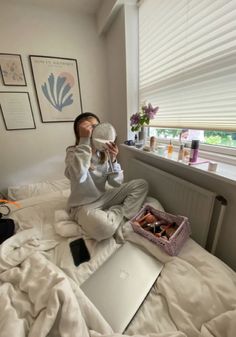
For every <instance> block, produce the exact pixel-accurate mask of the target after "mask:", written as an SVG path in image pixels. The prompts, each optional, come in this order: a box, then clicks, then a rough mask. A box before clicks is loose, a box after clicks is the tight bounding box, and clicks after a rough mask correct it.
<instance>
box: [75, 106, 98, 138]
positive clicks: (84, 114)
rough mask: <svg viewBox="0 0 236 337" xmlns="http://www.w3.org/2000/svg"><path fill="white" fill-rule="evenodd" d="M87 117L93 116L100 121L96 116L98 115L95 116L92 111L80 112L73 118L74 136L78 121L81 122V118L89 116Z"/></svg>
mask: <svg viewBox="0 0 236 337" xmlns="http://www.w3.org/2000/svg"><path fill="white" fill-rule="evenodd" d="M89 117H93V118H96V120H97V121H98V122H99V123H100V119H99V118H98V116H96V115H95V114H93V113H92V112H84V113H82V114H80V115H79V116H77V117H76V119H75V120H74V133H75V137H76V136H77V135H76V126H77V124H78V123H79V122H81V121H82V120H83V119H86V118H89Z"/></svg>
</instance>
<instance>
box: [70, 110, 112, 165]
mask: <svg viewBox="0 0 236 337" xmlns="http://www.w3.org/2000/svg"><path fill="white" fill-rule="evenodd" d="M89 117H93V118H96V120H97V121H98V123H100V119H99V118H98V116H96V115H95V114H94V113H92V112H84V113H82V114H80V115H78V116H77V117H76V119H75V120H74V133H75V145H77V144H78V141H79V139H78V135H77V133H76V127H77V124H78V123H80V122H81V121H83V120H84V119H87V118H89ZM97 155H98V157H99V158H100V163H104V162H105V160H106V158H107V157H106V154H105V152H100V151H97Z"/></svg>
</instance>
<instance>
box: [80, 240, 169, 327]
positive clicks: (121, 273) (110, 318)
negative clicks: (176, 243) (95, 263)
mask: <svg viewBox="0 0 236 337" xmlns="http://www.w3.org/2000/svg"><path fill="white" fill-rule="evenodd" d="M162 268H163V264H162V263H161V262H160V261H158V260H157V259H156V258H154V257H153V256H151V255H149V254H148V253H146V252H145V251H144V250H142V248H141V247H138V246H137V245H135V244H133V243H131V242H126V243H125V244H123V245H122V246H121V247H120V248H118V249H117V250H116V251H115V252H114V253H113V254H112V255H111V256H110V257H109V258H108V259H107V260H106V261H105V262H104V263H103V264H102V265H101V266H100V267H99V268H98V269H97V270H96V271H95V272H94V273H93V274H92V275H91V276H90V277H89V278H88V279H87V280H86V281H85V282H84V283H83V284H82V285H81V289H82V290H83V292H84V293H85V294H86V296H87V297H88V298H89V299H90V301H91V302H92V303H93V304H94V305H95V306H96V307H97V309H98V310H99V311H100V313H101V314H102V316H103V317H104V318H105V320H106V321H107V322H108V323H109V324H110V326H111V328H112V329H113V331H114V332H119V333H123V332H124V331H125V329H126V328H127V326H128V325H129V323H130V321H131V320H132V318H133V316H134V315H135V313H136V312H137V310H138V309H139V307H140V306H141V304H142V302H143V301H144V299H145V298H146V296H147V294H148V293H149V291H150V289H151V287H152V285H153V283H154V282H155V281H156V279H157V277H158V275H159V274H160V272H161V270H162Z"/></svg>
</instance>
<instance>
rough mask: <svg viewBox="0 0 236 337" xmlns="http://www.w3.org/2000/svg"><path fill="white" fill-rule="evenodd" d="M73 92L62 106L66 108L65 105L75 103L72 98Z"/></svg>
mask: <svg viewBox="0 0 236 337" xmlns="http://www.w3.org/2000/svg"><path fill="white" fill-rule="evenodd" d="M72 96H73V94H70V95H69V96H68V97H67V99H66V100H65V101H64V102H63V103H62V105H61V107H62V108H64V106H67V105H70V104H72V103H73V99H72Z"/></svg>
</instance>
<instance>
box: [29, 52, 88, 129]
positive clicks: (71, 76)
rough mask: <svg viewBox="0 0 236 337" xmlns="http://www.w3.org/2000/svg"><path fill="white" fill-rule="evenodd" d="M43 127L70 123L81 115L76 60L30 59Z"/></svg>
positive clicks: (43, 57) (59, 58)
mask: <svg viewBox="0 0 236 337" xmlns="http://www.w3.org/2000/svg"><path fill="white" fill-rule="evenodd" d="M30 64H31V69H32V74H33V79H34V85H35V90H36V94H37V100H38V105H39V109H40V114H41V120H42V122H43V123H55V122H70V121H74V119H75V117H76V116H77V115H79V114H80V113H82V100H81V91H80V83H79V72H78V65H77V60H75V59H67V58H62V57H52V56H39V55H30Z"/></svg>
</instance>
